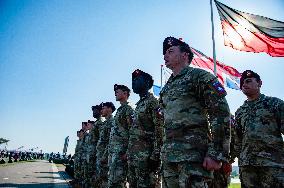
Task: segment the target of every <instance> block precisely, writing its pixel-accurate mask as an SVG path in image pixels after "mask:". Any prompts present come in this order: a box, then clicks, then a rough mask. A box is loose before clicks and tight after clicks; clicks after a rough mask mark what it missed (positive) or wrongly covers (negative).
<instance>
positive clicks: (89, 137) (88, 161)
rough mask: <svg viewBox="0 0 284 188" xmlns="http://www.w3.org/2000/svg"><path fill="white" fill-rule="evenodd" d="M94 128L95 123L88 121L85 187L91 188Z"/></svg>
mask: <svg viewBox="0 0 284 188" xmlns="http://www.w3.org/2000/svg"><path fill="white" fill-rule="evenodd" d="M93 127H94V121H90V120H88V122H87V131H86V133H85V145H86V151H85V155H86V161H85V162H86V164H85V171H84V177H85V178H86V182H85V187H90V186H91V182H92V176H93V168H92V166H91V165H92V162H93V161H91V157H92V158H93V152H94V150H95V149H94V147H95V146H94V143H93V134H92V130H93Z"/></svg>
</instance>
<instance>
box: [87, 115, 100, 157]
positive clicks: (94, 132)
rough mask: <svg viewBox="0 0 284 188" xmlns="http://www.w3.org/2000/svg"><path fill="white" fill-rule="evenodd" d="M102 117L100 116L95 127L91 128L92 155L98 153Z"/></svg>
mask: <svg viewBox="0 0 284 188" xmlns="http://www.w3.org/2000/svg"><path fill="white" fill-rule="evenodd" d="M102 123H103V122H102V119H101V118H98V119H97V120H96V121H95V123H94V125H93V128H92V129H91V131H90V133H91V146H92V147H91V152H92V154H91V155H96V151H97V150H96V147H97V144H98V140H99V135H100V127H101V126H102Z"/></svg>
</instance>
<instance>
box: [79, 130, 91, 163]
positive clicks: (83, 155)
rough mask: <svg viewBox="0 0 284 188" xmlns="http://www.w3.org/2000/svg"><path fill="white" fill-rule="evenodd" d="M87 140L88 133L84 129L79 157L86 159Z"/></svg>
mask: <svg viewBox="0 0 284 188" xmlns="http://www.w3.org/2000/svg"><path fill="white" fill-rule="evenodd" d="M88 140H89V133H88V132H87V131H86V132H84V136H83V138H82V143H81V158H82V159H83V160H86V158H87V154H88Z"/></svg>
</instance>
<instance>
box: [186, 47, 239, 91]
mask: <svg viewBox="0 0 284 188" xmlns="http://www.w3.org/2000/svg"><path fill="white" fill-rule="evenodd" d="M191 50H192V52H193V54H194V57H193V60H192V62H191V64H190V66H192V67H198V68H201V69H204V70H206V71H208V72H211V73H212V74H214V73H213V72H214V62H213V59H212V58H211V57H208V56H206V55H205V54H203V53H202V52H200V51H198V50H196V49H194V48H192V47H191ZM216 69H217V77H218V80H219V82H220V83H221V84H222V85H223V86H226V87H229V88H231V89H236V90H240V78H241V73H239V72H238V71H237V70H236V69H235V68H233V67H231V66H228V65H225V64H223V63H221V62H219V61H216Z"/></svg>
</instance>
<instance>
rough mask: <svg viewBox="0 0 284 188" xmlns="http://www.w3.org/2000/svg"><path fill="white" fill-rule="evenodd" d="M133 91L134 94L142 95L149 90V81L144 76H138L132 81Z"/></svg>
mask: <svg viewBox="0 0 284 188" xmlns="http://www.w3.org/2000/svg"><path fill="white" fill-rule="evenodd" d="M132 90H133V92H134V93H137V94H140V93H144V92H145V91H147V90H148V83H147V80H146V79H145V78H144V77H143V76H138V77H136V78H134V79H133V80H132Z"/></svg>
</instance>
